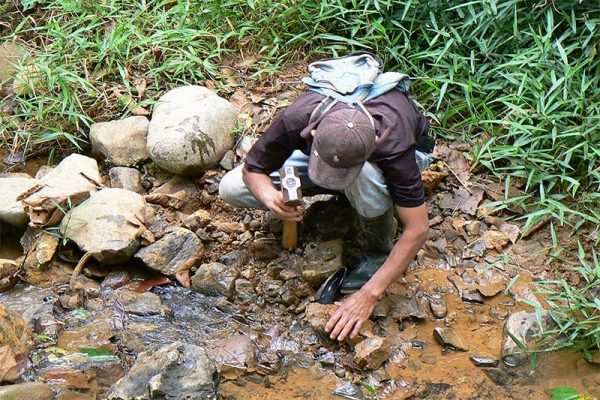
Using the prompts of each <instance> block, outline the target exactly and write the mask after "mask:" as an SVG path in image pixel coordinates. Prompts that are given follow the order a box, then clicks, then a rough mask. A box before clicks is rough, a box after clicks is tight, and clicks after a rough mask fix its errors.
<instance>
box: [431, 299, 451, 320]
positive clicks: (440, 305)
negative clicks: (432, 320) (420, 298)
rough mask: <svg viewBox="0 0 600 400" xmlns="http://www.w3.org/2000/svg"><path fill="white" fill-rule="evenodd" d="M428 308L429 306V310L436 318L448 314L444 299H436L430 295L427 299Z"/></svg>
mask: <svg viewBox="0 0 600 400" xmlns="http://www.w3.org/2000/svg"><path fill="white" fill-rule="evenodd" d="M428 300H429V308H431V312H432V313H433V316H434V317H436V318H437V319H442V318H445V317H446V315H447V314H448V307H447V305H446V300H444V299H436V298H434V297H430V298H429V299H428Z"/></svg>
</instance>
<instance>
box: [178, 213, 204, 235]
mask: <svg viewBox="0 0 600 400" xmlns="http://www.w3.org/2000/svg"><path fill="white" fill-rule="evenodd" d="M210 221H211V216H210V213H209V212H208V211H206V210H202V209H200V210H197V211H194V213H193V214H191V215H189V216H187V217H186V218H185V219H184V220H183V221H182V223H183V226H185V227H186V228H188V229H189V230H190V231H194V232H195V231H197V230H198V229H201V228H206V227H207V226H208V224H210Z"/></svg>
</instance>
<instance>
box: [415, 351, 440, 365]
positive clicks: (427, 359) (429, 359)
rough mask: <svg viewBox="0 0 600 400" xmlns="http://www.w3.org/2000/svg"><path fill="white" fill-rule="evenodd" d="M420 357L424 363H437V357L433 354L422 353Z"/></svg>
mask: <svg viewBox="0 0 600 400" xmlns="http://www.w3.org/2000/svg"><path fill="white" fill-rule="evenodd" d="M419 359H420V360H421V362H422V363H423V364H429V365H435V364H436V363H437V357H436V356H435V355H433V354H421V356H419Z"/></svg>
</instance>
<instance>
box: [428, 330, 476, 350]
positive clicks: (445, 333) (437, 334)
mask: <svg viewBox="0 0 600 400" xmlns="http://www.w3.org/2000/svg"><path fill="white" fill-rule="evenodd" d="M433 337H434V338H435V340H437V342H438V343H439V344H440V345H441V346H442V347H445V348H451V349H452V350H458V351H467V350H468V348H467V346H466V345H464V342H463V340H462V339H461V338H460V336H458V334H457V333H456V332H455V331H454V329H452V328H439V327H436V328H434V329H433Z"/></svg>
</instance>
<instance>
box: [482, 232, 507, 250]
mask: <svg viewBox="0 0 600 400" xmlns="http://www.w3.org/2000/svg"><path fill="white" fill-rule="evenodd" d="M482 237H483V241H484V242H485V247H486V248H488V249H496V251H498V252H501V251H502V248H503V247H504V246H506V244H507V243H508V241H509V238H508V236H506V234H504V233H502V232H499V231H485V232H483V235H482Z"/></svg>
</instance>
